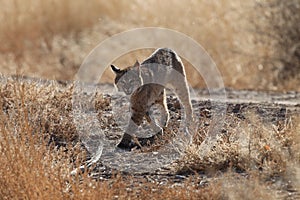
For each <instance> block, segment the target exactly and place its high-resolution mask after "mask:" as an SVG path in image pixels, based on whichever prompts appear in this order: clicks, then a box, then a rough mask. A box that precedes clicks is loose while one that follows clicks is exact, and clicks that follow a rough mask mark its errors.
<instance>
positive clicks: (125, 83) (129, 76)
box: [111, 61, 143, 95]
mask: <svg viewBox="0 0 300 200" xmlns="http://www.w3.org/2000/svg"><path fill="white" fill-rule="evenodd" d="M111 69H112V71H113V72H114V73H115V75H116V77H115V85H116V86H117V88H118V90H119V91H120V92H124V93H125V94H126V95H130V94H132V93H133V92H134V91H135V90H136V89H138V88H139V87H140V86H141V85H142V84H143V79H142V77H141V70H140V64H139V62H138V61H136V62H135V64H134V65H133V66H131V67H128V68H126V69H119V68H118V67H116V66H114V65H111Z"/></svg>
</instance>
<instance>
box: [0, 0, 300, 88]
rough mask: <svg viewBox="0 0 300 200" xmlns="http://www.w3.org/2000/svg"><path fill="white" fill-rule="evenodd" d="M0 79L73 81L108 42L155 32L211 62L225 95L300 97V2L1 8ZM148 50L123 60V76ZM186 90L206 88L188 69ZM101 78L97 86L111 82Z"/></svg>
mask: <svg viewBox="0 0 300 200" xmlns="http://www.w3.org/2000/svg"><path fill="white" fill-rule="evenodd" d="M0 5H1V7H0V44H1V45H0V73H1V74H4V75H13V74H20V75H24V76H34V77H40V78H45V79H58V80H73V79H74V76H75V74H76V73H77V70H78V69H79V67H80V65H81V63H82V61H83V59H84V58H85V57H86V56H87V54H88V53H89V52H90V51H91V50H92V49H93V48H94V47H95V46H96V45H97V44H99V43H100V42H101V41H103V40H104V39H106V38H108V37H110V36H112V35H113V34H116V33H119V32H122V31H125V30H128V29H131V28H138V27H147V26H152V27H153V26H158V27H164V28H170V29H174V30H177V31H180V32H182V33H184V34H187V35H189V36H190V37H192V38H193V39H195V40H196V41H197V42H198V43H200V44H201V45H202V46H203V47H204V48H205V49H206V50H207V51H208V53H209V54H210V56H211V57H212V58H213V60H214V61H215V62H216V64H217V66H218V68H219V70H220V72H221V74H222V76H223V80H224V83H225V86H226V87H230V88H234V89H255V90H276V91H289V90H295V91H300V23H299V21H300V0H289V1H282V0H269V1H263V0H256V1H254V0H244V1H237V0H234V1H232V0H211V1H206V0H190V1H183V0H170V1H158V0H149V1H142V0H132V1H126V0H110V1H99V0H89V1H86V0H64V1H60V0H43V1H42V0H26V1H24V0H0ZM151 52H152V50H140V51H136V52H132V53H129V54H128V55H124V56H121V57H120V58H119V59H117V60H116V61H115V62H114V63H115V64H117V65H119V66H120V67H121V68H122V67H126V66H129V65H132V64H133V63H134V62H135V60H136V59H138V60H140V61H142V60H143V59H145V58H146V57H147V56H149V54H151ZM184 64H185V65H186V68H187V75H188V79H189V82H190V84H191V85H192V86H194V87H205V84H204V83H203V81H202V79H201V77H200V76H198V75H197V74H195V73H193V67H192V66H190V64H189V63H188V62H186V61H184ZM112 79H113V74H112V73H111V72H110V71H109V70H107V72H106V73H105V74H104V76H103V77H102V78H101V81H103V82H112Z"/></svg>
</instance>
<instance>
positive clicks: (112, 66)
mask: <svg viewBox="0 0 300 200" xmlns="http://www.w3.org/2000/svg"><path fill="white" fill-rule="evenodd" d="M110 67H111V69H112V71H113V72H114V73H116V74H117V73H120V71H121V69H120V68H118V67H116V66H114V65H110Z"/></svg>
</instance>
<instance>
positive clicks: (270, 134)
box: [0, 78, 300, 199]
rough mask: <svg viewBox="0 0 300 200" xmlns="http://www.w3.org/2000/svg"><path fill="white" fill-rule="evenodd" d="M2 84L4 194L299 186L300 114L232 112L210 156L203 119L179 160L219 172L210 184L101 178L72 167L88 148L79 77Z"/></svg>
mask: <svg viewBox="0 0 300 200" xmlns="http://www.w3.org/2000/svg"><path fill="white" fill-rule="evenodd" d="M0 91H1V105H2V110H1V124H0V154H1V155H0V162H1V166H0V174H1V181H0V196H1V197H2V199H28V198H29V199H49V198H51V199H61V198H72V199H97V198H99V197H101V199H114V198H119V199H128V198H131V199H141V198H142V199H144V198H151V199H174V197H175V196H176V197H177V198H178V199H241V198H246V199H262V198H268V199H275V198H281V197H284V196H286V195H288V192H289V191H290V192H291V193H292V195H295V191H297V190H299V163H300V160H299V155H300V151H299V149H300V148H299V144H300V142H299V141H300V138H299V131H300V126H299V124H300V123H299V122H300V119H299V117H298V116H294V117H291V118H289V119H287V120H286V121H283V122H280V123H278V124H276V125H274V124H272V123H270V124H269V123H266V122H263V121H262V120H263V119H260V118H259V117H258V116H256V115H253V114H252V112H250V114H249V115H248V116H247V117H246V120H242V119H239V118H237V117H235V116H232V115H229V116H228V117H227V119H226V124H227V125H226V129H227V133H226V134H224V135H222V137H221V138H220V140H219V141H218V145H217V146H216V147H215V148H212V149H210V150H209V151H208V152H207V154H205V155H204V156H203V157H202V156H200V155H202V154H201V150H202V149H201V148H200V142H199V141H201V137H202V136H203V131H205V130H204V129H203V128H202V127H200V129H199V137H200V140H195V143H194V144H193V145H192V146H191V147H190V148H188V149H187V152H186V154H185V156H184V157H183V158H182V159H181V160H180V161H178V163H177V164H175V167H176V169H177V173H187V172H188V171H189V172H196V173H197V172H202V173H205V174H206V176H208V177H210V179H211V180H210V181H209V182H208V183H207V184H204V185H202V184H201V177H200V179H197V175H195V176H194V177H193V176H192V177H191V178H190V179H188V180H186V181H183V182H182V183H181V184H179V185H176V184H175V185H174V184H171V183H167V184H160V183H159V182H155V181H154V182H149V180H148V181H147V179H142V180H139V179H136V177H135V176H134V175H133V176H120V175H116V176H113V177H112V178H111V179H108V180H104V181H100V180H95V179H93V178H92V177H90V176H89V173H88V172H85V173H82V174H77V175H75V176H72V175H70V172H71V171H72V170H73V169H75V168H76V167H78V166H80V165H82V164H84V163H85V161H86V153H87V152H86V151H85V149H83V148H82V147H81V145H80V143H78V135H77V132H76V129H75V128H74V124H73V122H72V113H71V111H72V108H71V96H72V84H71V85H67V86H65V85H61V84H58V83H56V82H50V83H43V82H39V81H27V82H26V81H25V82H24V81H20V80H18V79H16V78H14V79H11V78H8V79H2V83H1V88H0ZM95 100H97V106H96V107H97V109H99V111H101V110H103V109H105V108H106V107H107V106H108V105H109V104H108V103H107V101H106V100H105V98H103V97H101V95H100V96H97V97H96V98H95ZM99 119H100V120H101V119H102V118H101V117H100V118H99ZM103 120H105V119H103ZM101 123H103V122H101ZM49 141H50V142H49ZM199 180H200V182H199Z"/></svg>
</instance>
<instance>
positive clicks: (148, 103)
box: [111, 48, 193, 149]
mask: <svg viewBox="0 0 300 200" xmlns="http://www.w3.org/2000/svg"><path fill="white" fill-rule="evenodd" d="M111 69H112V71H113V72H114V73H115V75H116V76H115V81H114V82H115V85H116V86H117V88H118V90H119V91H122V92H124V93H125V94H126V95H131V96H130V107H131V119H130V121H129V124H128V126H127V129H126V130H125V133H124V135H123V138H122V140H121V142H120V143H119V144H118V147H120V148H123V149H132V148H133V147H138V146H142V145H145V144H147V143H149V142H153V141H154V137H155V136H157V135H161V134H162V133H163V127H166V126H167V125H168V120H169V111H168V108H167V103H166V89H165V86H166V85H170V86H171V87H173V89H174V92H175V93H176V94H177V96H178V98H179V99H180V102H181V104H182V105H183V107H184V109H185V117H186V120H187V121H186V122H188V123H192V122H193V110H192V105H191V101H190V94H189V89H188V84H187V79H186V74H185V69H184V66H183V63H182V62H181V60H180V58H179V56H178V55H177V54H176V53H175V52H174V51H173V50H171V49H168V48H159V49H157V50H156V51H155V52H154V53H153V54H152V55H151V56H150V57H149V58H147V59H146V60H145V61H144V62H142V63H141V64H140V63H139V62H138V61H136V63H135V64H134V65H133V66H131V67H128V68H125V69H119V68H118V67H116V66H114V65H111ZM154 104H158V105H160V106H159V108H160V114H161V118H160V124H157V123H156V122H155V120H154V119H153V118H152V116H151V112H150V108H151V107H152V106H153V105H154ZM144 118H145V119H146V120H147V122H148V123H149V124H150V127H151V129H152V130H153V131H154V132H155V133H156V135H154V136H152V137H151V138H146V139H141V138H134V133H135V132H136V130H137V128H138V126H140V125H141V124H142V122H143V119H144ZM162 126H163V127H162ZM134 139H135V140H134ZM136 139H137V140H136Z"/></svg>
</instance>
